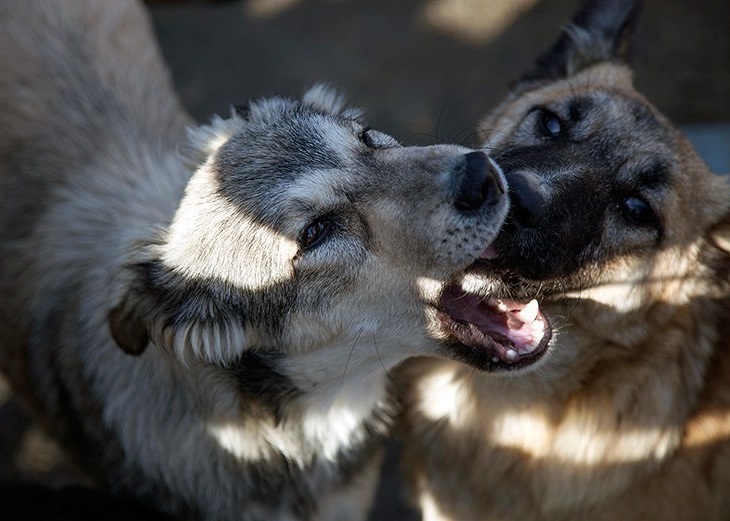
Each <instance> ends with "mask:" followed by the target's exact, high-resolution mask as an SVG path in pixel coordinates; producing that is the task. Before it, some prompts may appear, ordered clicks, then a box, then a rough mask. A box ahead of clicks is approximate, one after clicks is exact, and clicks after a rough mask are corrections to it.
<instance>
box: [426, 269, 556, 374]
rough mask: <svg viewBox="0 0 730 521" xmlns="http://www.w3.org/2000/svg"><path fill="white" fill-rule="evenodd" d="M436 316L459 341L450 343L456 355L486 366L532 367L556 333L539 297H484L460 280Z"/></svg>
mask: <svg viewBox="0 0 730 521" xmlns="http://www.w3.org/2000/svg"><path fill="white" fill-rule="evenodd" d="M477 264H479V262H478V263H477ZM480 271H481V270H480ZM438 319H439V321H440V322H441V326H442V328H443V329H444V331H445V332H447V333H448V335H449V336H450V337H451V338H452V339H453V340H455V341H456V343H455V345H452V346H451V349H452V350H453V351H454V354H455V355H456V357H457V358H458V359H459V360H461V361H463V362H466V363H468V364H470V365H474V366H476V367H478V368H480V369H483V370H490V371H491V370H500V369H507V370H514V369H522V368H525V367H528V366H530V365H532V364H534V363H535V362H537V361H539V360H540V359H542V357H543V355H545V353H546V352H547V351H548V346H549V344H550V339H551V338H552V327H551V324H550V321H549V320H548V317H547V316H546V315H545V314H544V313H543V312H542V310H541V309H540V304H539V303H538V301H537V300H535V299H532V300H530V301H517V300H514V299H507V298H498V297H496V296H491V297H483V296H480V295H476V294H474V293H469V292H468V291H466V290H465V289H464V288H462V287H461V285H460V284H458V283H451V284H449V285H448V286H446V288H445V289H444V291H443V293H442V295H441V302H440V306H439V309H438Z"/></svg>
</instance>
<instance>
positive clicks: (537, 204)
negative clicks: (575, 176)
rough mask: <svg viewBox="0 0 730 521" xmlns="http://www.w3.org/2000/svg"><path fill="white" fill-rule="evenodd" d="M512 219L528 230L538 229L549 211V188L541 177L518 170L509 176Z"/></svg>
mask: <svg viewBox="0 0 730 521" xmlns="http://www.w3.org/2000/svg"><path fill="white" fill-rule="evenodd" d="M507 180H508V182H509V195H510V202H511V210H510V212H511V214H512V218H513V219H514V221H515V222H517V223H518V224H520V225H522V226H525V227H527V228H536V227H537V226H539V225H540V224H541V223H542V222H543V221H544V220H545V215H546V214H547V210H548V197H549V193H548V188H547V185H546V184H545V183H544V182H543V181H542V180H541V179H540V177H539V176H538V175H537V174H535V173H533V172H529V171H523V170H518V171H517V172H514V173H508V174H507Z"/></svg>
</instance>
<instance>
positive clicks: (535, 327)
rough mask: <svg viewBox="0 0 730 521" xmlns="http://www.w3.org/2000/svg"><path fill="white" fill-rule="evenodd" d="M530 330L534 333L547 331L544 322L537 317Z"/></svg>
mask: <svg viewBox="0 0 730 521" xmlns="http://www.w3.org/2000/svg"><path fill="white" fill-rule="evenodd" d="M530 329H532V331H543V332H544V331H545V324H543V323H542V320H540V317H537V320H535V321H534V322H533V323H532V324H530Z"/></svg>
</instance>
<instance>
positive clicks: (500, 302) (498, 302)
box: [497, 300, 507, 313]
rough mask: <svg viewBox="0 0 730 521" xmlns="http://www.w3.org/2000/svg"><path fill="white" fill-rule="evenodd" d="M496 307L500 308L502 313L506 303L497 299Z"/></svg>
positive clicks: (505, 308) (505, 309)
mask: <svg viewBox="0 0 730 521" xmlns="http://www.w3.org/2000/svg"><path fill="white" fill-rule="evenodd" d="M497 309H498V310H500V311H501V312H502V313H504V312H505V311H507V304H505V303H504V302H502V301H501V300H498V301H497Z"/></svg>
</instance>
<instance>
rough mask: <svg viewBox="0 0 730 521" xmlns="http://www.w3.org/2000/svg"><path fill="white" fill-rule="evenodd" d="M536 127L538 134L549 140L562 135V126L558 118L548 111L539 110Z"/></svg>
mask: <svg viewBox="0 0 730 521" xmlns="http://www.w3.org/2000/svg"><path fill="white" fill-rule="evenodd" d="M537 126H538V130H539V131H540V133H541V134H542V135H543V136H545V137H549V138H557V137H560V136H561V135H562V134H563V124H562V123H561V121H560V118H559V117H558V116H557V115H556V114H555V113H554V112H551V111H549V110H541V111H540V115H539V119H538V120H537Z"/></svg>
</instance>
